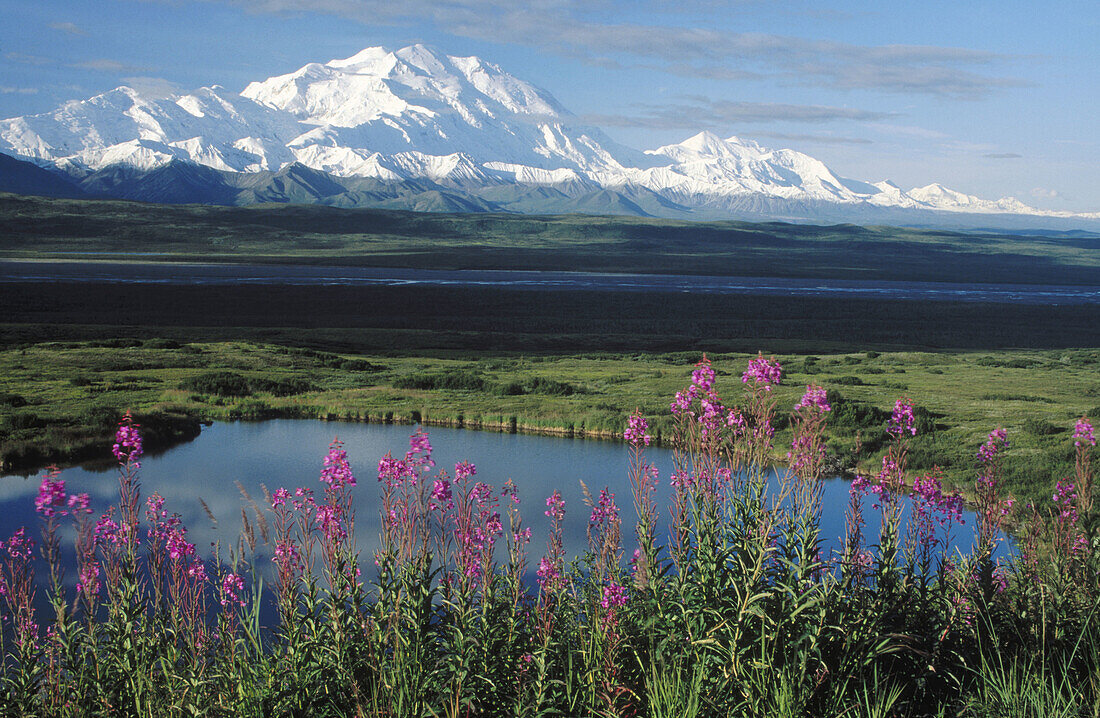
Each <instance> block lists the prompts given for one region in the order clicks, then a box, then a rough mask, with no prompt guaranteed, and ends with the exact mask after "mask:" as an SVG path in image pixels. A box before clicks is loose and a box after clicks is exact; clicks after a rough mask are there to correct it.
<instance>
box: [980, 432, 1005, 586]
mask: <svg viewBox="0 0 1100 718" xmlns="http://www.w3.org/2000/svg"><path fill="white" fill-rule="evenodd" d="M1007 448H1008V434H1007V432H1005V430H1004V429H1002V428H997V429H994V430H993V431H991V432H990V433H989V436H988V437H987V438H986V441H985V443H984V444H982V445H981V447H979V449H978V478H977V480H976V481H975V482H974V496H975V504H976V510H975V513H976V514H977V520H978V569H977V576H978V587H979V591H980V593H981V597H982V600H983V602H984V604H985V605H988V604H989V602H990V601H991V600H992V599H993V593H994V584H993V578H994V576H993V574H994V568H995V566H994V562H993V553H994V551H995V549H996V546H997V542H998V540H999V539H1000V534H1001V526H1002V524H1003V523H1004V520H1005V518H1006V517H1007V516H1008V514H1009V512H1010V511H1011V510H1012V505H1013V503H1014V499H1012V498H1001V496H1000V483H1001V474H1002V463H1003V460H1004V452H1005V449H1007Z"/></svg>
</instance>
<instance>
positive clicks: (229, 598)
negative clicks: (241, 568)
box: [221, 573, 244, 608]
mask: <svg viewBox="0 0 1100 718" xmlns="http://www.w3.org/2000/svg"><path fill="white" fill-rule="evenodd" d="M243 591H244V578H242V577H241V576H238V575H237V574H235V573H227V574H225V578H223V579H222V598H221V604H222V606H223V607H224V608H228V607H229V606H241V607H243V606H244V598H242V597H241V593H242V592H243Z"/></svg>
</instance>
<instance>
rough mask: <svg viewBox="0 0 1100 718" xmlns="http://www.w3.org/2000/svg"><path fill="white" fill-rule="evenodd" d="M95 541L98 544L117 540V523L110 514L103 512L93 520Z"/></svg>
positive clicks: (104, 544) (113, 542)
mask: <svg viewBox="0 0 1100 718" xmlns="http://www.w3.org/2000/svg"><path fill="white" fill-rule="evenodd" d="M95 542H96V543H97V544H98V545H100V546H106V545H107V544H117V543H118V542H119V530H118V524H117V523H115V521H114V519H112V518H111V514H103V515H102V516H100V517H99V520H98V521H96V522H95Z"/></svg>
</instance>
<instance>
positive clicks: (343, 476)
mask: <svg viewBox="0 0 1100 718" xmlns="http://www.w3.org/2000/svg"><path fill="white" fill-rule="evenodd" d="M321 481H322V482H323V483H326V484H328V485H329V486H331V487H332V488H333V489H341V488H343V487H345V486H355V476H354V475H352V473H351V465H350V464H348V452H346V451H344V442H342V441H340V440H339V439H333V440H332V443H331V444H329V447H328V454H327V455H326V456H325V465H324V468H322V469H321Z"/></svg>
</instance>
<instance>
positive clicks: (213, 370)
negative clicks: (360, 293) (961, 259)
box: [0, 337, 1100, 502]
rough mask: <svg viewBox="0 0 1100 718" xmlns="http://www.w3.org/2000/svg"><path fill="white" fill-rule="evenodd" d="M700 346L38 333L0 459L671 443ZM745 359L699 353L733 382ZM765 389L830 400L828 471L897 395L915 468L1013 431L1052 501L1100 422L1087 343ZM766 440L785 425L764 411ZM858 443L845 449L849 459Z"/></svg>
mask: <svg viewBox="0 0 1100 718" xmlns="http://www.w3.org/2000/svg"><path fill="white" fill-rule="evenodd" d="M702 356H703V353H702V352H697V351H692V352H673V353H645V352H636V353H612V352H593V353H586V354H550V353H545V352H544V353H538V354H518V353H502V352H498V353H493V352H471V351H457V350H456V351H438V350H437V351H432V352H419V353H416V352H404V353H400V354H399V353H396V352H386V353H362V352H334V351H325V350H319V349H310V348H302V347H295V346H286V345H281V344H270V343H261V342H258V341H235V342H229V341H221V342H214V341H210V342H183V341H178V340H175V339H168V338H164V337H158V338H152V339H138V338H117V337H116V338H113V339H102V340H86V341H69V342H36V343H29V344H22V345H17V346H9V347H7V348H5V349H3V350H0V422H2V423H0V426H2V427H3V430H4V431H3V441H2V443H0V460H2V461H3V462H4V465H5V467H6V468H7V470H13V469H22V470H34V469H36V468H38V467H40V466H43V465H45V464H46V463H50V462H57V463H64V462H71V461H78V460H88V459H96V458H100V459H101V458H104V457H105V456H107V452H106V447H107V446H108V445H109V441H108V440H109V438H110V436H111V433H112V432H113V431H114V426H115V424H116V423H117V421H118V420H119V418H120V417H121V415H122V413H123V412H124V411H126V410H132V411H133V412H134V413H135V415H136V416H138V417H139V420H140V422H141V423H142V424H143V426H144V427H145V430H146V432H147V443H148V444H149V445H150V446H152V447H156V446H166V445H169V444H171V443H172V442H176V441H180V440H186V439H187V438H190V437H193V436H194V435H197V433H198V422H199V421H204V420H217V421H227V420H238V419H245V420H257V419H264V418H275V417H287V418H317V419H325V420H346V421H370V422H399V423H410V424H413V423H422V424H426V425H432V424H437V425H447V426H464V427H468V428H481V429H487V430H492V431H526V432H545V433H552V434H560V435H563V436H573V437H588V438H610V439H614V438H616V437H617V436H618V435H619V434H620V432H621V424H622V420H623V417H624V416H626V415H627V414H629V413H630V412H632V411H634V410H635V409H640V410H641V411H642V412H643V413H644V414H645V415H646V416H648V417H650V420H651V426H652V430H651V433H652V434H653V436H654V437H655V440H656V441H658V442H662V443H664V442H666V441H668V440H670V439H669V437H670V436H671V433H670V432H671V429H672V426H673V422H672V417H671V415H670V414H669V411H668V403H667V400H666V399H665V398H664V397H668V396H670V395H671V394H672V393H673V392H674V391H675V389H676V387H677V386H678V385H679V384H680V383H682V382H683V380H684V378H685V371H686V370H685V369H684V367H685V366H690V365H691V364H693V363H694V362H696V361H698V360H700V359H701V358H702ZM749 356H750V355H748V354H741V353H722V352H718V353H713V354H710V355H709V357H710V359H711V360H712V361H713V365H714V367H715V369H716V371H717V372H718V373H719V374H720V375H722V376H725V375H727V374H730V375H732V374H735V373H736V367H737V366H738V365H739V364H741V363H743V362H744V361H746V360H747V358H748V357H749ZM776 360H777V361H779V362H780V363H781V364H782V366H783V369H784V372H785V379H784V381H783V383H782V384H780V385H778V386H776V388H775V396H776V397H777V398H778V399H779V401H780V402H781V405H783V406H786V405H788V404H789V405H791V406H793V405H794V403H795V402H796V400H797V398H798V396H799V395H800V393H801V391H802V390H803V389H804V387H805V385H806V384H809V383H816V384H819V385H821V386H824V387H825V388H826V389H827V390H828V392H829V397H830V401H831V402H832V404H833V406H834V407H835V410H834V413H833V415H832V420H831V428H832V431H831V434H830V440H829V451H830V462H831V464H830V466H831V469H832V470H833V471H835V472H838V473H839V472H854V471H856V470H861V471H864V472H868V471H874V470H876V469H877V466H878V462H879V460H880V458H881V456H882V453H883V452H884V451H885V446H884V444H883V442H882V435H881V428H882V427H883V426H884V424H885V422H886V419H887V418H888V413H889V409H890V407H891V406H892V405H893V403H894V401H895V399H896V398H897V397H899V396H902V395H904V396H907V397H909V398H910V399H911V400H912V401H913V402H914V404H915V405H916V407H917V415H918V418H919V420H920V422H921V427H922V431H921V433H920V435H919V436H918V437H917V438H916V439H914V441H913V446H912V448H911V450H910V459H909V461H910V464H911V465H912V466H913V467H914V469H919V470H930V469H931V468H932V467H933V466H934V465H936V466H939V467H940V468H941V469H942V470H943V472H944V481H945V482H947V483H948V484H949V485H952V486H958V487H960V488H963V489H966V488H967V487H968V486H969V485H970V483H971V482H972V480H973V469H974V462H975V458H974V450H975V449H974V447H976V446H977V445H978V444H980V443H981V439H982V437H984V435H985V434H986V433H987V432H988V431H989V427H990V426H992V425H1003V426H1004V427H1005V428H1006V429H1007V430H1008V431H1009V433H1010V435H1011V437H1012V445H1011V447H1010V448H1009V449H1008V452H1009V453H1008V455H1009V456H1010V457H1011V459H1012V461H1010V462H1009V463H1008V469H1007V471H1006V475H1005V477H1004V481H1005V486H1006V488H1007V489H1008V490H1010V491H1011V492H1013V494H1014V495H1016V496H1018V497H1020V498H1021V499H1022V500H1026V501H1035V502H1041V501H1045V500H1047V499H1048V498H1049V491H1048V487H1049V485H1050V482H1051V481H1052V480H1053V479H1054V478H1056V477H1060V476H1062V475H1064V474H1066V473H1068V471H1069V470H1070V469H1071V468H1072V462H1073V456H1072V452H1071V451H1070V450H1069V449H1068V448H1067V446H1066V441H1065V439H1066V436H1067V432H1068V431H1069V427H1071V426H1072V423H1073V420H1074V419H1075V418H1076V417H1079V416H1082V415H1084V414H1088V415H1089V416H1098V415H1100V371H1098V370H1097V369H1098V367H1100V350H1056V351H1052V350H1046V351H999V352H982V351H976V352H877V351H865V352H858V353H856V352H845V353H835V354H826V353H822V354H812V355H811V354H779V355H777V356H776ZM776 427H777V429H778V431H779V432H780V437H781V438H780V441H781V442H782V441H784V440H785V439H786V437H787V435H788V433H789V431H790V427H789V426H788V424H787V423H786V421H785V419H780V420H777V422H776ZM857 444H858V451H857Z"/></svg>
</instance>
